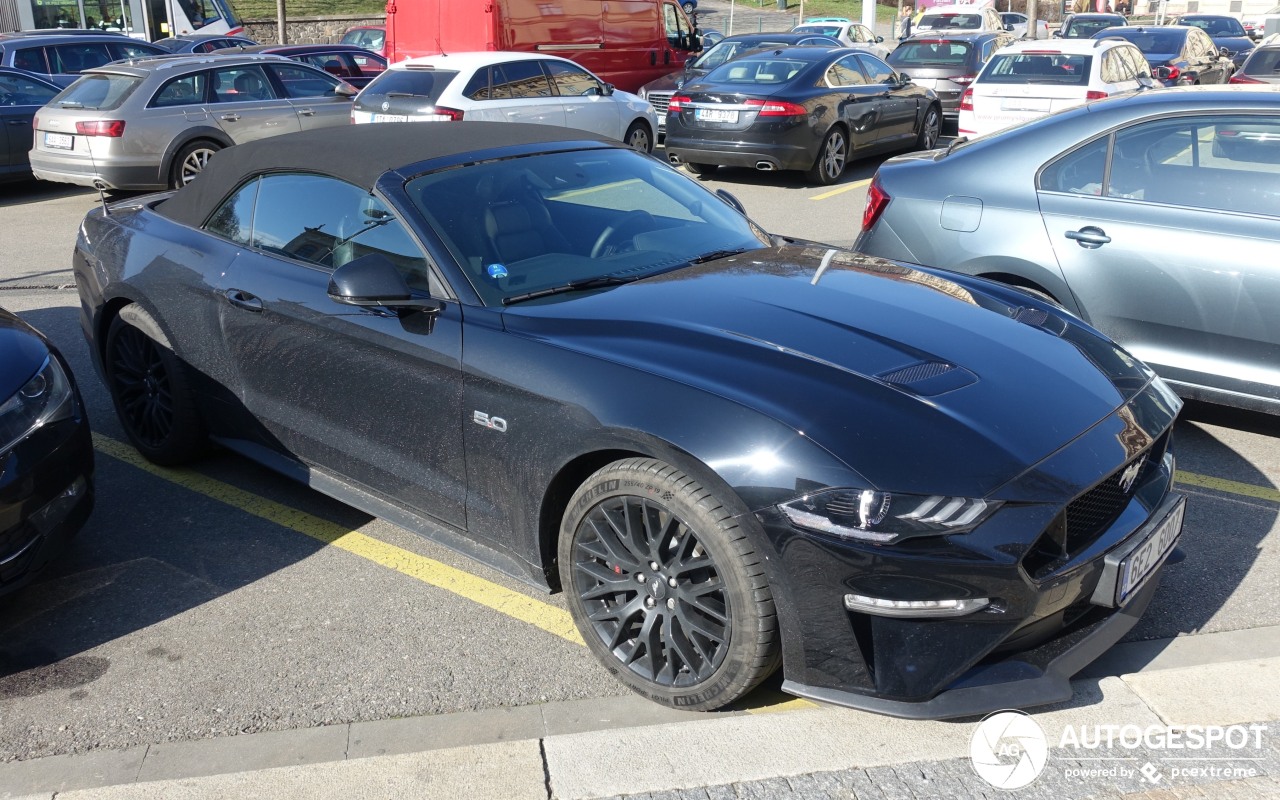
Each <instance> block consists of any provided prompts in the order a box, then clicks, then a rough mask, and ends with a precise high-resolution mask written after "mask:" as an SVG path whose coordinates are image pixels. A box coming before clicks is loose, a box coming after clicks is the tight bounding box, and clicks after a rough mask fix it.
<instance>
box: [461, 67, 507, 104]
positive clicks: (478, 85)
mask: <svg viewBox="0 0 1280 800" xmlns="http://www.w3.org/2000/svg"><path fill="white" fill-rule="evenodd" d="M490 72H492V70H491V69H490V68H489V67H481V68H480V69H478V70H476V74H474V75H472V76H471V80H469V81H467V85H466V86H465V87H463V89H462V96H463V97H466V98H467V99H468V100H492V99H493V96H492V95H491V94H490V92H489V73H490ZM508 96H510V95H508Z"/></svg>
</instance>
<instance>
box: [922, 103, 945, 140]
mask: <svg viewBox="0 0 1280 800" xmlns="http://www.w3.org/2000/svg"><path fill="white" fill-rule="evenodd" d="M941 133H942V112H940V111H939V110H938V107H937V106H929V108H928V109H927V110H926V111H925V112H924V122H922V123H920V135H919V136H917V137H916V149H917V150H932V149H933V148H934V147H936V146H937V145H938V136H939V135H940V134H941Z"/></svg>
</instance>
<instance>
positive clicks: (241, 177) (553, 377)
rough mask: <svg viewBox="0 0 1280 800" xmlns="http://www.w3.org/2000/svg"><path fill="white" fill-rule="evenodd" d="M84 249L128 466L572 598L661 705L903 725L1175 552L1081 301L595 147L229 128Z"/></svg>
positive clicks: (1033, 700) (1160, 411) (1030, 674)
mask: <svg viewBox="0 0 1280 800" xmlns="http://www.w3.org/2000/svg"><path fill="white" fill-rule="evenodd" d="M74 265H75V272H76V282H77V286H78V287H79V291H80V296H81V300H82V306H81V307H82V309H83V316H82V323H83V325H84V330H85V332H86V334H87V336H88V339H89V344H90V350H91V351H92V353H93V356H94V358H95V359H96V361H97V363H98V365H99V368H100V370H101V373H102V376H103V378H104V380H105V382H106V384H107V387H108V389H109V390H110V392H111V395H112V396H113V398H114V400H115V405H116V410H117V413H118V415H119V417H120V419H121V422H122V423H123V425H124V429H125V431H126V432H127V434H128V436H129V437H130V439H131V441H132V442H133V443H134V444H135V445H136V446H137V447H138V449H139V450H140V451H141V452H142V453H143V455H145V456H146V457H148V458H150V459H152V460H155V461H158V462H161V463H166V464H171V463H177V462H180V461H184V460H187V459H190V458H193V457H196V456H198V455H199V454H200V453H201V452H202V451H203V447H204V444H205V442H206V441H207V440H208V439H213V440H214V441H217V442H220V443H221V444H223V445H224V446H226V447H228V448H230V449H232V450H234V451H236V452H239V453H241V454H244V455H245V456H247V457H249V458H251V459H254V460H255V461H258V462H260V463H262V464H265V465H268V466H270V467H272V468H274V469H276V470H278V471H280V472H281V473H283V474H285V475H288V476H292V477H294V478H296V479H297V480H300V481H303V482H306V483H308V484H310V485H311V486H313V487H315V488H317V489H319V490H320V491H323V492H326V493H329V494H331V495H333V496H334V497H337V498H340V499H342V500H344V501H346V502H349V503H351V504H353V505H355V506H357V507H359V508H361V509H364V510H365V511H367V512H370V513H373V514H378V515H380V516H383V517H386V518H388V519H390V520H393V521H395V522H397V523H399V524H401V525H403V526H405V527H408V528H411V529H413V530H415V531H418V532H420V533H422V534H424V535H427V536H430V537H433V538H435V539H437V540H439V541H442V542H445V543H448V544H450V545H452V546H454V547H457V548H459V549H461V550H463V551H465V552H467V553H469V554H471V555H473V556H475V557H478V558H480V559H482V560H484V561H485V562H487V563H489V564H491V565H494V566H495V567H497V568H498V569H501V570H504V571H506V572H508V573H510V574H512V575H515V576H517V577H520V578H523V579H524V580H527V581H529V582H531V583H533V584H535V585H538V586H541V587H543V588H552V589H555V588H563V589H564V590H565V592H566V594H567V602H568V606H569V608H570V611H571V613H572V615H573V617H574V619H575V620H576V622H577V624H578V626H579V629H580V631H581V633H582V636H583V639H584V640H585V641H586V643H587V644H588V646H589V647H590V648H591V650H592V652H593V653H594V654H595V655H596V656H597V657H598V658H599V659H600V660H601V662H602V663H603V664H604V665H605V666H606V667H607V668H608V669H609V670H610V671H611V672H613V673H614V674H615V675H617V676H618V677H619V678H620V679H621V680H622V681H623V682H625V683H626V684H627V685H628V686H630V687H631V688H633V689H635V690H636V691H638V692H640V693H642V694H643V695H645V696H647V697H649V698H652V699H653V700H655V701H657V702H660V703H665V704H668V705H672V706H679V707H684V708H690V709H712V708H717V707H719V706H722V705H724V704H726V703H729V702H731V701H733V700H734V699H735V698H738V697H740V696H741V695H742V694H744V693H745V692H747V691H748V690H750V689H751V687H753V686H755V685H756V684H757V683H758V682H760V681H761V680H763V679H764V677H765V676H767V675H768V674H769V673H771V672H772V671H773V670H774V669H775V668H776V667H777V666H778V665H779V664H781V665H782V667H783V669H784V670H785V672H786V678H787V681H786V683H785V684H784V688H786V689H787V690H788V691H791V692H794V693H796V694H800V695H804V696H809V697H817V698H820V699H823V700H828V701H831V702H835V703H841V704H845V705H850V706H856V707H860V708H868V709H873V710H877V711H882V712H886V713H892V714H900V715H905V716H955V715H965V714H974V713H978V712H982V711H987V710H990V709H993V708H1003V707H1007V706H1010V705H1034V704H1038V703H1047V702H1053V701H1057V700H1061V699H1064V698H1066V697H1068V696H1070V694H1071V688H1070V685H1069V683H1068V681H1067V677H1068V676H1069V675H1070V674H1071V673H1072V672H1073V671H1075V670H1077V669H1079V668H1080V667H1081V666H1082V665H1083V664H1085V663H1087V662H1088V661H1089V660H1090V659H1091V658H1093V657H1095V656H1096V655H1098V654H1099V653H1100V652H1101V651H1102V650H1103V649H1105V648H1106V647H1108V646H1109V645H1110V643H1112V642H1114V641H1115V640H1116V639H1117V638H1118V637H1119V636H1121V635H1122V634H1123V633H1124V632H1125V631H1126V630H1128V629H1129V627H1130V626H1132V625H1133V624H1134V622H1135V621H1136V620H1137V617H1138V616H1139V615H1140V614H1141V613H1142V611H1143V609H1144V608H1145V606H1146V605H1147V603H1148V601H1149V599H1150V597H1151V595H1152V593H1153V591H1154V589H1155V586H1156V583H1157V579H1158V575H1159V572H1160V569H1161V567H1162V565H1163V563H1164V561H1165V559H1166V558H1167V556H1168V554H1169V553H1170V552H1171V550H1172V549H1173V546H1174V544H1175V542H1176V540H1177V538H1178V533H1179V530H1180V523H1181V518H1182V509H1183V505H1182V500H1181V498H1179V497H1178V496H1176V495H1173V494H1171V493H1170V486H1171V482H1172V474H1173V472H1172V470H1173V457H1172V455H1171V453H1169V451H1168V445H1169V430H1170V427H1171V425H1172V424H1173V420H1174V417H1175V415H1176V414H1177V411H1178V407H1179V403H1178V400H1177V398H1176V397H1175V396H1174V395H1173V394H1172V393H1170V392H1169V390H1168V389H1167V388H1166V387H1165V386H1164V384H1163V383H1162V382H1161V381H1160V380H1159V379H1158V378H1156V377H1155V376H1154V375H1153V374H1152V373H1151V372H1150V371H1149V370H1148V369H1146V368H1145V367H1144V366H1143V365H1142V364H1140V363H1138V362H1136V361H1135V360H1134V359H1132V358H1131V357H1130V356H1129V355H1128V354H1126V353H1125V352H1124V351H1123V350H1121V349H1119V348H1118V347H1117V346H1116V345H1114V344H1113V343H1111V342H1110V341H1108V340H1107V339H1106V338H1104V337H1102V336H1101V335H1100V334H1098V333H1097V332H1095V331H1093V330H1092V329H1090V328H1088V327H1086V326H1085V325H1084V324H1083V323H1081V322H1080V321H1079V320H1077V319H1076V318H1074V317H1072V316H1071V315H1069V314H1067V313H1065V312H1063V311H1062V310H1061V309H1060V308H1058V307H1056V306H1054V305H1050V304H1045V303H1042V302H1040V301H1037V300H1036V299H1034V298H1031V297H1029V296H1027V295H1026V294H1024V293H1022V292H1019V291H1017V290H1014V289H1010V288H1007V287H1002V286H1000V285H998V284H995V283H990V282H987V281H982V280H978V279H973V278H967V277H959V276H955V275H950V274H948V273H944V272H934V271H930V270H926V269H922V268H918V267H912V266H909V265H904V264H899V263H894V262H890V261H884V260H880V259H876V258H868V257H864V256H859V255H857V254H854V253H851V252H848V251H840V250H836V249H833V248H830V247H827V246H825V245H817V244H812V243H808V242H795V241H789V240H787V239H785V238H782V237H778V236H771V235H769V234H767V233H766V232H764V231H762V230H761V229H760V228H759V227H757V226H756V225H755V224H753V223H752V222H751V221H750V220H749V219H747V218H746V217H745V216H743V214H742V213H740V210H739V207H738V206H737V205H736V201H732V198H730V197H728V196H727V195H723V194H722V195H716V194H712V193H710V192H708V191H707V190H705V189H703V188H702V187H701V186H700V185H699V184H698V183H697V182H696V181H694V180H691V179H690V178H688V177H686V176H684V175H682V174H680V173H679V172H678V171H677V170H674V169H672V168H671V167H670V166H668V165H666V164H663V163H661V162H659V161H657V160H655V159H653V158H651V157H649V156H646V155H643V154H640V153H637V152H635V151H634V150H631V149H630V148H628V147H626V146H624V145H623V144H622V143H620V142H616V141H613V140H609V139H604V138H600V137H592V136H591V135H589V134H583V133H581V132H577V131H570V130H566V129H560V128H554V127H550V126H530V125H521V124H515V123H510V124H507V123H500V124H495V123H477V122H460V123H456V124H453V125H425V126H423V125H414V124H412V123H408V124H401V123H389V124H383V125H360V126H353V127H344V128H328V129H322V130H315V131H308V132H304V133H300V134H289V135H285V136H278V137H272V138H269V139H262V140H259V141H255V142H251V143H248V144H244V145H239V146H237V147H234V148H230V149H228V150H225V151H223V152H221V153H219V154H218V157H217V158H215V159H213V160H212V162H211V163H210V166H209V167H208V169H207V170H206V171H205V172H203V173H202V174H201V176H200V179H199V180H198V181H194V182H192V183H191V184H189V185H188V186H187V187H185V188H184V189H182V190H180V191H178V192H176V193H174V194H171V195H152V196H148V197H141V198H136V199H131V200H126V201H122V202H120V203H117V204H115V205H113V206H112V208H111V213H110V215H109V216H108V215H106V214H104V213H103V212H102V211H101V210H94V211H92V212H90V213H89V215H88V216H87V217H86V218H85V221H84V225H83V227H82V229H81V234H80V237H79V239H78V241H77V244H76V251H75V255H74ZM1028 409H1034V413H1030V412H1029V411H1028ZM406 624H412V621H411V620H406Z"/></svg>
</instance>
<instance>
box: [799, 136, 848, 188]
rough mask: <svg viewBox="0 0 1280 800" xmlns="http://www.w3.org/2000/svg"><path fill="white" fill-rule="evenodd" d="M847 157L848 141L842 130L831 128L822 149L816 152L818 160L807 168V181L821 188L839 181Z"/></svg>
mask: <svg viewBox="0 0 1280 800" xmlns="http://www.w3.org/2000/svg"><path fill="white" fill-rule="evenodd" d="M848 156H849V140H848V139H846V138H845V136H844V130H843V129H841V128H832V129H831V130H829V131H827V136H826V138H825V139H823V140H822V149H821V150H819V151H818V158H817V160H815V161H814V162H813V166H812V167H810V168H809V173H808V174H809V180H811V181H813V182H814V183H819V184H822V185H823V186H826V185H827V184H832V183H835V182H836V181H838V180H840V176H841V175H843V174H844V165H845V161H846V159H847V158H848Z"/></svg>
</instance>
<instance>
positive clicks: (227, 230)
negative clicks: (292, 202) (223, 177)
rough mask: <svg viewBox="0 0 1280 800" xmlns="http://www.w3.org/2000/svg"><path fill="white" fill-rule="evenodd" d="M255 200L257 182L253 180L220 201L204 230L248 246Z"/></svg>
mask: <svg viewBox="0 0 1280 800" xmlns="http://www.w3.org/2000/svg"><path fill="white" fill-rule="evenodd" d="M257 198H258V180H257V179H254V180H253V181H250V182H249V183H247V184H245V185H244V186H241V187H240V188H239V189H237V190H236V191H235V193H234V194H232V195H231V196H230V197H228V198H227V199H226V200H223V201H222V205H220V206H218V210H217V211H215V212H213V216H211V217H209V221H208V222H206V223H205V226H204V227H205V230H207V231H209V232H210V233H216V234H217V235H219V236H222V237H224V238H227V239H230V240H231V241H233V242H235V243H236V244H242V245H246V246H248V244H249V239H250V235H251V234H252V233H253V205H254V201H255V200H257Z"/></svg>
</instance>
